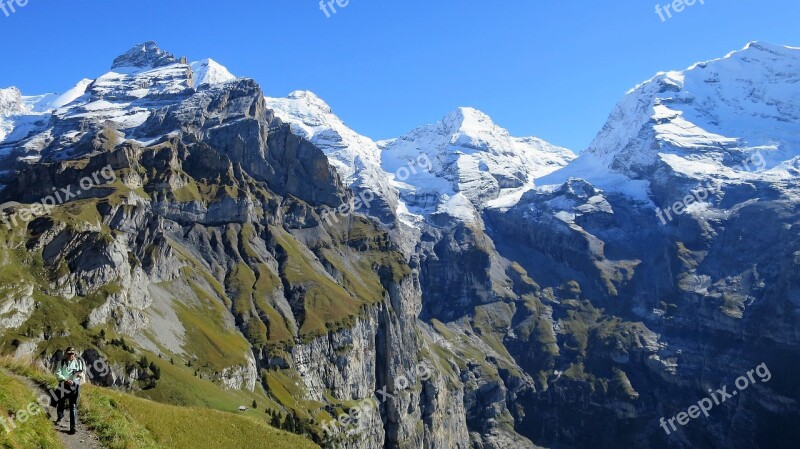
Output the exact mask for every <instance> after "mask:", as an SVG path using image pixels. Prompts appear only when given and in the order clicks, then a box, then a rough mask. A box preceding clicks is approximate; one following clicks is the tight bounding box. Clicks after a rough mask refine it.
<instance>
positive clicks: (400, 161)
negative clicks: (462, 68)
mask: <svg viewBox="0 0 800 449" xmlns="http://www.w3.org/2000/svg"><path fill="white" fill-rule="evenodd" d="M267 106H268V107H270V108H271V109H273V110H274V111H275V112H276V114H277V116H278V117H280V118H281V119H282V120H284V121H286V122H288V123H290V124H291V125H292V128H293V129H294V130H295V131H296V132H297V133H299V134H300V135H303V136H305V137H306V138H308V139H309V140H311V141H312V142H314V143H315V144H316V145H317V146H319V147H320V148H321V149H322V150H323V151H325V154H327V155H328V157H329V158H330V159H331V163H332V164H333V165H334V166H335V167H336V168H337V170H338V172H339V174H340V176H342V178H343V179H344V180H345V181H346V184H347V185H349V186H351V187H353V188H356V189H357V188H365V187H366V188H369V189H370V190H372V191H373V192H376V193H377V194H379V195H381V196H388V197H390V198H391V200H390V203H391V204H394V205H395V207H396V209H395V213H396V214H397V215H399V216H400V217H402V218H404V219H407V220H410V221H411V222H414V221H417V220H418V219H421V218H422V217H425V216H427V215H428V214H430V213H432V212H436V211H445V212H448V213H450V214H451V215H452V216H454V217H458V218H462V219H465V220H472V219H474V216H475V213H477V211H478V210H479V209H480V208H481V207H483V206H485V205H486V204H487V203H488V202H490V201H492V200H498V201H499V202H503V201H509V200H511V199H513V198H515V197H516V198H518V197H519V195H520V194H521V193H522V192H523V191H525V190H527V189H530V188H531V187H533V185H534V180H535V179H536V178H538V177H540V176H542V175H545V174H547V173H550V172H552V171H554V170H557V169H559V168H561V167H563V166H565V165H566V164H567V163H568V162H569V161H570V160H572V159H573V158H574V157H575V155H574V154H573V153H572V152H571V151H569V150H567V149H564V148H559V147H556V146H554V145H551V144H548V143H547V142H545V141H543V140H541V139H538V138H535V137H527V138H516V137H512V136H511V135H510V134H509V133H508V131H506V130H505V129H503V128H501V127H499V126H497V125H496V124H494V122H492V120H491V118H489V116H487V115H486V114H484V113H482V112H480V111H477V110H475V109H472V108H459V109H458V110H456V111H454V112H452V113H450V114H448V115H447V116H445V117H444V118H443V119H442V120H441V121H439V122H437V123H435V124H432V125H427V126H423V127H420V128H417V129H415V130H413V131H411V132H410V133H409V134H407V135H405V136H403V137H401V138H398V139H391V140H386V141H381V142H377V143H376V142H374V141H373V140H372V139H370V138H368V137H365V136H363V135H360V134H358V133H356V132H355V131H353V130H352V129H350V128H348V127H347V125H345V124H344V122H343V121H342V120H341V119H340V118H339V117H338V116H336V115H335V114H334V113H333V111H332V110H331V107H330V106H329V105H328V104H327V103H325V102H324V101H323V100H322V99H320V98H319V97H318V96H316V95H315V94H313V93H311V92H307V91H297V92H293V93H291V94H290V95H289V96H288V97H287V98H267ZM398 195H399V196H400V198H401V201H399V202H397V198H396V197H397V196H398Z"/></svg>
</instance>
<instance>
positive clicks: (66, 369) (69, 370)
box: [56, 357, 86, 385]
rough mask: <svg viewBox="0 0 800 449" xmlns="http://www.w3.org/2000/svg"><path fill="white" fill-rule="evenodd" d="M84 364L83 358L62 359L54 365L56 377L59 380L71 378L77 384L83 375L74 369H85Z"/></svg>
mask: <svg viewBox="0 0 800 449" xmlns="http://www.w3.org/2000/svg"><path fill="white" fill-rule="evenodd" d="M85 370H86V365H85V364H84V363H83V359H81V358H78V357H76V358H75V360H73V361H71V362H70V361H68V360H66V359H65V360H62V361H60V362H58V365H56V377H57V378H58V380H59V382H63V381H67V380H71V381H73V382H75V383H77V384H78V385H80V383H81V382H82V381H83V376H82V375H81V374H80V373H78V372H76V371H85Z"/></svg>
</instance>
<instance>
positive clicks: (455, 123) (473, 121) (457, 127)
mask: <svg viewBox="0 0 800 449" xmlns="http://www.w3.org/2000/svg"><path fill="white" fill-rule="evenodd" d="M442 124H444V125H445V126H446V127H447V128H448V129H450V130H451V131H452V132H458V131H463V132H468V131H471V130H472V131H474V130H478V129H486V128H494V127H495V126H496V125H495V123H494V121H492V118H491V117H489V116H488V115H487V114H485V113H484V112H482V111H479V110H477V109H475V108H471V107H459V108H458V109H456V110H455V111H453V112H451V113H449V114H447V115H446V116H445V117H444V119H442Z"/></svg>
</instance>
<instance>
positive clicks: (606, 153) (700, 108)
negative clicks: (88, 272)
mask: <svg viewBox="0 0 800 449" xmlns="http://www.w3.org/2000/svg"><path fill="white" fill-rule="evenodd" d="M798 85H800V49H799V48H792V47H785V46H778V45H772V44H767V43H762V42H751V43H750V44H748V45H747V46H746V47H745V48H744V49H742V50H740V51H735V52H732V53H730V54H728V55H727V56H725V57H724V58H721V59H715V60H711V61H708V62H702V63H698V64H695V65H693V66H691V67H689V68H688V69H686V70H683V71H671V72H662V73H659V74H657V75H656V76H655V77H654V78H652V79H650V80H648V81H646V82H644V83H642V84H640V85H639V86H637V87H635V88H634V89H632V90H631V91H629V92H628V94H627V95H626V96H625V97H624V98H623V99H622V100H621V101H620V102H619V104H617V105H616V107H615V108H614V110H613V111H612V113H611V115H610V116H609V118H608V121H607V122H606V124H605V126H604V127H603V129H602V130H601V131H600V133H599V134H598V136H597V137H596V139H595V140H594V142H592V144H591V145H590V147H589V148H588V149H587V150H586V151H585V152H584V153H583V154H581V156H580V157H579V158H578V160H576V161H575V162H574V164H572V165H571V166H570V167H567V168H566V169H564V170H561V171H559V172H556V173H554V174H553V175H551V176H549V177H547V178H545V179H543V180H542V182H543V183H546V184H559V183H562V182H564V181H566V180H567V179H569V178H573V177H574V178H583V179H586V180H589V181H590V182H592V183H593V184H595V185H597V186H600V187H602V188H604V189H607V190H614V191H621V192H625V193H627V194H628V195H630V196H633V197H636V198H639V199H643V200H644V199H646V197H647V196H648V195H649V193H648V190H649V189H650V185H649V183H650V182H665V178H664V176H665V175H667V174H673V175H677V176H681V177H685V178H691V179H697V180H703V179H708V178H714V179H718V180H727V181H730V180H743V181H744V180H748V179H756V178H769V179H773V180H779V179H785V178H787V177H789V178H791V177H794V176H796V174H797V173H798V172H797V166H798V162H797V157H798V155H800V126H799V125H798V122H799V121H800V88H798Z"/></svg>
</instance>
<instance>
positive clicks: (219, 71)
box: [189, 58, 236, 86]
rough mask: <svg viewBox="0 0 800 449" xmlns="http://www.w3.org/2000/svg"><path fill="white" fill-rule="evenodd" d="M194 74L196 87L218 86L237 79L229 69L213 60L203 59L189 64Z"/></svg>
mask: <svg viewBox="0 0 800 449" xmlns="http://www.w3.org/2000/svg"><path fill="white" fill-rule="evenodd" d="M189 65H190V66H191V67H192V72H194V80H195V85H196V86H201V85H203V84H218V83H224V82H227V81H233V80H235V79H236V76H234V75H233V74H232V73H231V72H230V71H228V69H227V68H226V67H225V66H223V65H222V64H220V63H218V62H217V61H214V60H213V59H211V58H206V59H201V60H199V61H196V62H193V63H191V64H189Z"/></svg>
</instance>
